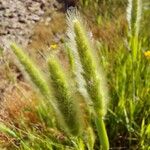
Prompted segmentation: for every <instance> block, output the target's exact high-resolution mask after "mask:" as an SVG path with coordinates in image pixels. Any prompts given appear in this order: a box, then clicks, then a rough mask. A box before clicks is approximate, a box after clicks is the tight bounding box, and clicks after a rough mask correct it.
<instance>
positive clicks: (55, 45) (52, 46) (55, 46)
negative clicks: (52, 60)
mask: <svg viewBox="0 0 150 150" xmlns="http://www.w3.org/2000/svg"><path fill="white" fill-rule="evenodd" d="M57 47H58V45H57V44H52V45H51V46H50V48H52V49H56V48H57Z"/></svg>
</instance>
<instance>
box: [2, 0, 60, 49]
mask: <svg viewBox="0 0 150 150" xmlns="http://www.w3.org/2000/svg"><path fill="white" fill-rule="evenodd" d="M57 7H60V5H59V4H58V3H57V2H56V1H55V0H0V47H2V48H6V47H9V43H10V42H11V41H16V42H17V43H20V44H21V45H23V46H26V45H27V44H28V42H29V40H30V37H31V35H32V34H33V32H32V31H33V28H34V26H35V24H36V23H37V22H39V21H41V20H42V18H43V16H44V14H45V12H46V11H47V10H48V9H49V10H50V11H52V10H55V9H57ZM50 19H51V18H48V20H50Z"/></svg>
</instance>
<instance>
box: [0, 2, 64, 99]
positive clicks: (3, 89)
mask: <svg viewBox="0 0 150 150" xmlns="http://www.w3.org/2000/svg"><path fill="white" fill-rule="evenodd" d="M59 2H60V1H59ZM59 2H58V1H56V0H0V49H4V53H3V55H1V54H0V101H1V100H2V99H4V98H5V96H4V95H7V93H8V91H11V89H12V88H13V87H14V85H15V83H16V82H17V84H18V82H20V81H21V82H22V79H23V80H24V77H23V75H22V72H21V71H20V69H19V67H17V66H16V63H15V61H14V57H13V56H11V51H10V48H9V47H10V43H11V42H16V43H17V44H20V45H21V46H22V47H24V48H25V49H28V52H30V54H31V55H32V56H33V57H32V58H33V59H34V58H35V62H37V64H38V65H39V66H41V68H42V67H43V66H44V64H45V60H43V58H39V55H38V54H39V53H37V50H41V48H44V49H45V47H44V46H46V48H47V47H49V48H50V46H51V45H54V46H55V47H56V48H57V49H59V48H60V46H59V45H60V43H61V42H60V41H61V40H62V37H63V36H64V33H65V30H64V29H65V14H64V11H62V10H63V4H62V3H59ZM34 50H36V51H34ZM46 50H47V49H45V51H44V52H43V54H44V53H45V52H46ZM0 52H1V51H0ZM23 82H24V81H23Z"/></svg>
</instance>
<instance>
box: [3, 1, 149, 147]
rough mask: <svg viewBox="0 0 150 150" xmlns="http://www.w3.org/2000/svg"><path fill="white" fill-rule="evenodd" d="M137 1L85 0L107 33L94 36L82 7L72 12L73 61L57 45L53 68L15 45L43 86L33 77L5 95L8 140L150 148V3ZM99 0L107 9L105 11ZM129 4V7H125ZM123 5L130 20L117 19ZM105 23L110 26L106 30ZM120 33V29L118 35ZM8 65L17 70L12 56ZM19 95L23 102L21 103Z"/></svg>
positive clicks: (8, 143) (69, 48)
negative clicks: (62, 59)
mask: <svg viewBox="0 0 150 150" xmlns="http://www.w3.org/2000/svg"><path fill="white" fill-rule="evenodd" d="M129 2H130V1H129ZM129 2H128V4H127V3H126V2H125V1H121V2H120V1H117V0H116V1H115V2H114V1H111V0H110V1H100V0H98V1H95V2H93V1H90V0H85V1H80V5H79V10H80V9H81V8H80V6H82V8H83V10H82V14H83V16H85V18H86V17H87V16H88V17H89V18H91V20H90V21H88V24H89V26H90V27H91V30H92V31H98V32H100V33H101V34H97V35H96V36H95V35H94V34H93V36H94V37H95V39H93V38H92V37H91V36H89V31H88V29H87V27H86V26H87V25H85V24H84V23H83V21H82V19H81V17H79V16H78V15H79V14H77V13H75V14H74V15H72V14H71V15H69V20H68V22H69V23H68V25H69V29H68V37H69V39H67V40H66V43H65V49H66V51H65V54H66V56H67V57H68V58H67V65H64V63H62V62H60V61H58V59H57V58H56V57H57V55H55V53H57V52H56V51H55V52H54V56H50V57H49V58H48V64H46V61H45V66H47V68H49V70H47V71H46V74H47V75H48V76H47V75H46V76H44V73H43V72H42V71H39V67H37V66H36V64H35V63H34V62H33V61H32V60H31V58H30V57H29V56H28V55H27V54H26V53H25V52H24V51H23V50H22V49H21V48H18V46H16V45H15V44H13V45H12V50H13V52H14V54H15V55H16V57H17V59H18V61H19V63H21V64H22V67H21V68H22V69H23V68H24V70H25V72H26V73H24V74H25V76H27V75H28V76H29V77H30V81H32V82H33V83H34V84H35V86H34V85H32V84H31V85H32V86H31V88H30V89H29V88H27V87H26V86H22V84H20V82H19V83H15V84H16V85H17V86H15V91H13V94H14V95H12V96H10V95H11V93H10V94H9V96H6V97H5V98H6V100H7V101H5V102H3V105H2V106H1V108H2V109H1V113H0V118H1V120H0V131H1V132H0V143H1V145H2V146H0V147H2V148H7V149H20V150H27V149H28V150H35V149H47V150H53V149H59V150H85V149H88V150H98V149H103V150H107V149H109V145H110V149H120V150H123V149H129V150H130V149H131V150H132V149H133V150H136V149H137V150H139V149H141V150H149V149H150V143H149V141H150V67H149V66H150V47H149V46H150V45H149V34H148V33H147V32H145V28H146V29H147V30H148V22H146V20H143V18H145V17H146V18H147V17H148V15H147V13H148V10H146V12H145V9H144V8H145V6H148V5H147V3H146V2H145V1H140V0H138V3H137V2H136V1H135V0H133V2H132V3H129ZM140 3H142V5H141V4H140ZM100 4H101V5H100ZM99 5H100V6H101V7H102V9H103V10H105V11H103V12H101V10H99ZM130 5H132V7H131V6H130ZM129 6H130V7H129ZM112 7H113V9H110V8H112ZM93 8H95V9H93ZM129 8H132V9H131V10H130V9H129ZM121 9H123V11H122V10H121ZM126 9H128V11H127V14H125V13H123V12H126V11H125V10H126ZM90 10H91V11H93V12H94V13H93V16H91V13H89V11H90ZM116 10H118V12H115V11H116ZM120 12H122V13H123V15H122V16H123V17H124V16H125V15H126V16H127V21H124V20H125V19H123V20H122V19H121V21H120V19H119V17H118V19H116V16H117V15H119V13H120ZM122 16H121V17H122ZM114 18H115V19H114ZM114 20H115V21H114ZM122 21H123V23H122ZM105 23H106V25H108V26H107V28H104V29H105V30H106V32H105V31H103V32H102V31H101V30H100V29H101V28H102V29H103V27H104V25H105ZM92 25H93V26H92ZM143 26H144V28H143ZM108 31H109V32H108ZM114 31H115V32H114ZM121 31H123V34H122V32H121ZM107 32H108V33H107ZM95 33H97V32H95ZM114 33H115V35H116V37H113V36H111V35H114ZM109 34H110V35H109ZM112 38H114V39H112ZM109 40H112V41H114V42H113V43H112V44H110V41H109ZM2 53H3V51H2ZM51 55H52V54H51ZM1 57H2V59H3V55H1ZM5 61H6V58H5ZM7 67H8V68H9V67H10V68H9V70H11V66H9V63H8V65H7ZM102 70H103V71H102ZM29 83H30V82H29ZM37 89H39V90H37ZM107 90H108V91H107ZM19 91H20V92H19ZM107 92H108V93H107ZM22 93H23V94H22ZM29 93H31V96H29V97H28V96H27V95H28V94H29ZM7 95H8V94H7ZM29 95H30V94H29ZM107 95H109V102H107V99H108V96H107ZM14 99H16V103H17V104H19V108H18V107H17V106H15V107H13V106H14V104H13V102H12V101H14ZM17 101H18V102H17ZM12 108H13V109H12ZM15 109H17V110H15ZM18 110H19V111H18ZM2 112H4V113H2ZM15 112H16V113H15ZM6 114H8V116H7V117H6ZM16 116H17V117H16ZM106 130H107V132H106ZM108 141H109V142H108Z"/></svg>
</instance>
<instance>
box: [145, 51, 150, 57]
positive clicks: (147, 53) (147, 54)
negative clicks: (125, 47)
mask: <svg viewBox="0 0 150 150" xmlns="http://www.w3.org/2000/svg"><path fill="white" fill-rule="evenodd" d="M144 56H145V57H147V58H150V50H149V51H145V52H144Z"/></svg>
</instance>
